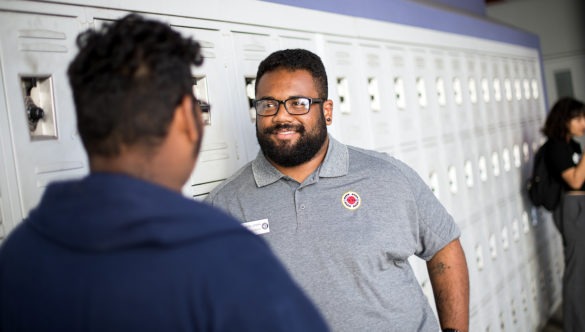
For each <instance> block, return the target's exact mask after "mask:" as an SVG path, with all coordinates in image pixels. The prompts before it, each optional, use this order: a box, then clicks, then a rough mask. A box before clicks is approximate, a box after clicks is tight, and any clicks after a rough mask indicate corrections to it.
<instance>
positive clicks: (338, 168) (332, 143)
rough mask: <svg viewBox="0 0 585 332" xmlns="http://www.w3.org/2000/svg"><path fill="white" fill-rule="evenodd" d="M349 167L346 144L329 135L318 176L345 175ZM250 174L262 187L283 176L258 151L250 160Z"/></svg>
mask: <svg viewBox="0 0 585 332" xmlns="http://www.w3.org/2000/svg"><path fill="white" fill-rule="evenodd" d="M348 169H349V153H348V150H347V146H346V145H345V144H342V143H341V142H339V141H337V140H336V139H334V138H333V137H331V135H329V146H328V147H327V154H326V155H325V159H324V160H323V163H322V164H321V166H320V167H319V168H318V169H317V171H318V172H319V177H338V176H344V175H347V172H348ZM252 174H253V175H254V180H255V181H256V185H257V186H258V187H264V186H267V185H269V184H272V183H274V182H276V181H278V180H280V179H281V178H283V177H285V175H284V174H282V173H281V172H280V171H279V170H277V169H276V168H275V167H274V166H272V164H271V163H270V162H269V161H268V160H267V159H266V157H264V154H263V153H262V151H259V152H258V155H257V156H256V159H254V161H252Z"/></svg>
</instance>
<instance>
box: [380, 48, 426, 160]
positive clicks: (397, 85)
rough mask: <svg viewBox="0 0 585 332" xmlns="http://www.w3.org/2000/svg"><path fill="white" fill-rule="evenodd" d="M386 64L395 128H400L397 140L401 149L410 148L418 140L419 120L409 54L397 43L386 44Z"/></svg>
mask: <svg viewBox="0 0 585 332" xmlns="http://www.w3.org/2000/svg"><path fill="white" fill-rule="evenodd" d="M387 51H388V65H389V66H390V68H391V70H392V77H391V80H392V86H391V91H390V92H389V93H392V95H393V96H394V104H395V106H396V113H395V114H396V117H395V120H394V121H395V122H396V128H400V133H399V141H398V142H397V143H398V144H399V145H400V147H401V149H410V147H411V146H412V145H417V144H418V142H419V141H420V120H419V112H418V107H417V104H418V98H417V94H416V82H415V79H414V78H413V77H412V66H411V59H409V54H408V52H407V51H406V49H404V48H403V47H401V46H399V45H388V46H387Z"/></svg>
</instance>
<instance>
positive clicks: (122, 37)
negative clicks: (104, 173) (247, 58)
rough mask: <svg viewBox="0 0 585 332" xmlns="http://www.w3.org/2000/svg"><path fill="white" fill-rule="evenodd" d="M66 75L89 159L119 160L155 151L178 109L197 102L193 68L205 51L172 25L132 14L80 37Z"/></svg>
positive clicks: (90, 30)
mask: <svg viewBox="0 0 585 332" xmlns="http://www.w3.org/2000/svg"><path fill="white" fill-rule="evenodd" d="M77 46H78V47H79V53H78V54H77V56H76V57H75V58H74V59H73V61H72V62H71V64H70V65H69V69H68V71H67V74H68V76H69V83H70V84H71V88H72V90H73V99H74V103H75V107H76V114H77V128H78V130H79V134H80V136H81V140H82V142H83V145H84V146H85V149H86V150H87V152H88V154H89V155H92V154H95V155H102V156H116V155H118V154H119V152H120V146H121V145H123V144H125V145H132V144H144V145H145V146H146V147H152V146H156V145H157V144H158V143H159V142H160V141H161V139H162V138H163V137H164V136H166V134H167V131H168V127H169V124H170V122H171V120H172V117H173V113H174V109H175V108H176V106H177V105H178V104H179V103H180V102H181V101H182V99H183V98H184V97H185V96H186V95H190V96H192V91H193V90H192V86H193V81H192V80H193V78H192V76H191V65H200V64H201V63H202V62H203V58H202V56H201V53H200V46H199V44H198V43H197V42H195V41H193V40H192V39H191V38H183V37H182V36H181V35H180V34H179V33H178V32H176V31H173V30H172V29H171V27H170V26H169V25H167V24H164V23H161V22H158V21H155V20H150V19H146V18H143V17H141V16H139V15H137V14H129V15H127V16H125V17H124V18H122V19H120V20H118V21H116V22H113V23H111V24H106V25H104V26H103V27H102V28H101V29H100V30H99V31H96V30H93V29H89V30H87V31H85V32H83V33H81V34H80V35H79V36H78V37H77Z"/></svg>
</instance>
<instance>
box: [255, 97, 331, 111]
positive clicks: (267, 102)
mask: <svg viewBox="0 0 585 332" xmlns="http://www.w3.org/2000/svg"><path fill="white" fill-rule="evenodd" d="M322 102H323V99H318V98H308V97H291V98H288V99H287V100H276V99H274V98H263V99H259V100H254V108H255V109H256V114H257V115H259V116H272V115H276V113H278V110H279V109H280V104H283V105H284V109H285V110H286V111H287V112H288V114H291V115H303V114H307V113H309V110H311V105H312V104H320V103H322Z"/></svg>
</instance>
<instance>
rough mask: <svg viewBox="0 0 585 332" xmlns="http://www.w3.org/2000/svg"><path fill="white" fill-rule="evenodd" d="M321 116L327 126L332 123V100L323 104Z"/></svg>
mask: <svg viewBox="0 0 585 332" xmlns="http://www.w3.org/2000/svg"><path fill="white" fill-rule="evenodd" d="M323 115H324V116H325V123H326V124H327V125H330V124H331V123H333V100H331V99H327V100H325V101H324V102H323Z"/></svg>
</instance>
